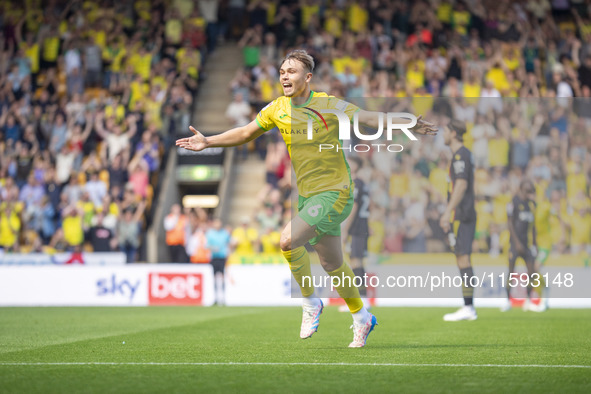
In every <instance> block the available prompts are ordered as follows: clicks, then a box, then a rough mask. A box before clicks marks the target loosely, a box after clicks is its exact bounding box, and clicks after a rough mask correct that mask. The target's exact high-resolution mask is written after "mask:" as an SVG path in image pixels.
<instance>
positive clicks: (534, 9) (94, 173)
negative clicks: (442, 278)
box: [0, 0, 591, 260]
mask: <svg viewBox="0 0 591 394" xmlns="http://www.w3.org/2000/svg"><path fill="white" fill-rule="evenodd" d="M572 3H573V4H572V6H571V7H569V8H568V9H561V8H559V7H558V6H556V7H555V8H553V4H554V3H551V2H550V1H548V0H541V1H535V0H528V1H526V0H523V1H495V2H492V1H459V0H458V1H451V0H433V1H402V0H397V1H386V0H376V1H357V0H351V1H338V0H335V1H314V0H303V1H301V2H295V1H279V2H271V1H266V0H254V1H250V2H248V4H242V2H231V4H230V2H227V1H218V0H203V1H200V2H198V7H197V6H196V3H195V2H192V1H174V2H172V4H168V2H164V1H159V0H154V1H135V2H111V1H107V2H101V3H100V7H99V3H98V2H93V1H85V2H78V1H70V2H65V1H64V2H59V1H58V2H55V3H51V4H54V5H51V6H50V7H49V8H47V9H45V10H44V12H43V13H42V14H41V13H40V6H41V2H40V1H35V0H33V1H30V2H27V3H26V4H28V7H29V8H25V5H24V4H20V3H17V2H4V3H2V6H3V7H4V8H3V9H2V12H1V14H2V15H3V17H2V18H1V21H0V24H1V25H2V31H3V35H2V39H1V42H0V49H1V50H2V51H1V53H0V130H1V133H2V136H1V138H0V156H1V162H0V185H1V188H0V199H1V201H2V202H1V208H0V211H1V214H0V246H2V247H4V248H5V249H6V250H9V251H16V250H20V251H33V250H44V251H49V250H60V249H74V248H78V247H83V248H86V249H88V250H90V248H91V247H92V246H91V243H90V242H88V241H87V242H86V243H85V242H84V241H80V239H81V234H82V235H83V233H84V232H85V231H88V230H89V229H91V228H92V227H93V225H94V224H95V223H96V221H97V215H99V214H101V215H102V217H101V220H102V223H103V225H104V226H105V227H106V228H108V229H109V230H110V231H112V232H113V234H115V233H117V227H118V224H119V223H120V222H121V221H122V218H123V216H124V213H130V214H131V218H130V220H133V218H134V215H133V212H138V209H139V210H141V209H142V208H143V205H145V213H144V214H143V215H141V219H140V222H141V228H142V229H145V228H146V227H147V226H149V225H150V224H151V221H152V215H153V211H154V204H153V200H154V198H155V196H157V195H158V185H159V184H160V181H161V178H162V176H160V177H159V174H161V171H162V170H163V169H164V166H165V165H166V163H167V155H168V153H169V152H170V151H171V147H172V143H173V140H174V138H175V136H176V135H177V134H180V133H184V134H186V132H185V130H186V126H187V125H188V123H189V119H190V118H191V113H192V111H193V109H194V108H193V101H194V97H195V95H196V92H197V90H198V89H199V88H200V77H202V76H201V70H202V69H201V65H202V64H204V62H205V59H206V57H207V56H208V52H210V53H211V52H212V51H213V50H214V48H215V46H216V45H217V44H219V43H221V42H224V39H228V41H227V42H226V43H224V44H223V45H222V47H221V48H220V50H222V49H226V48H229V47H232V48H235V46H236V45H237V46H238V48H239V49H240V51H241V53H242V63H243V64H244V67H241V68H240V69H239V70H237V72H236V74H235V77H234V78H233V79H232V80H231V81H230V83H229V89H230V90H231V93H232V94H233V95H235V96H240V97H241V98H242V100H245V101H247V102H248V103H249V104H250V105H251V107H252V109H253V111H252V116H254V115H256V113H257V112H258V110H260V109H261V108H262V107H263V106H264V105H266V104H267V103H268V102H270V101H272V100H273V99H274V98H275V97H277V96H279V95H281V88H280V86H279V84H278V82H277V65H278V61H279V60H280V59H281V58H282V56H283V55H284V54H285V53H287V52H288V51H289V50H290V49H294V48H303V49H306V50H307V51H308V52H309V53H310V54H312V55H313V56H314V58H315V60H316V70H315V77H314V80H313V89H314V90H319V91H326V92H329V93H330V94H332V95H335V96H339V97H344V98H346V99H350V100H353V99H355V98H359V97H365V98H375V100H366V101H365V102H364V105H367V107H368V109H372V108H371V107H372V106H376V107H377V106H379V103H380V101H379V98H389V100H387V102H393V103H394V102H396V103H397V108H398V109H400V110H408V111H409V112H413V113H422V114H423V115H424V116H425V117H426V118H428V119H430V120H432V121H434V122H435V123H438V122H443V121H444V118H445V116H450V115H453V116H454V117H456V118H459V119H462V120H464V121H466V123H467V125H468V129H469V132H468V134H467V137H466V145H467V146H468V147H470V148H471V149H472V150H473V152H474V155H475V160H476V163H475V164H476V167H477V171H476V180H477V181H476V191H477V210H478V214H479V216H478V217H479V222H478V224H477V240H476V244H477V245H475V246H476V249H475V250H477V251H481V252H488V253H491V254H498V253H501V252H505V251H506V250H507V244H508V232H507V229H506V213H505V205H506V203H507V202H508V201H509V200H510V196H511V194H512V193H513V192H514V190H515V187H516V185H518V184H519V181H520V179H521V178H522V177H523V176H528V177H530V178H532V179H534V180H535V181H536V185H537V188H538V204H549V205H550V206H551V207H552V209H551V217H550V222H551V225H552V229H553V230H552V235H551V237H552V239H551V243H552V250H553V251H555V252H557V253H565V252H573V251H574V252H577V253H578V252H579V251H581V250H583V251H584V250H585V249H586V248H587V246H588V245H589V244H591V240H590V238H591V214H590V213H589V207H590V206H591V205H590V201H589V190H588V183H589V176H590V174H591V172H590V171H591V166H590V165H589V164H590V160H591V159H590V157H589V155H588V142H587V141H588V140H589V138H586V137H587V136H588V135H589V128H590V127H591V122H590V119H591V112H590V109H589V108H591V106H589V103H590V100H591V98H590V97H591V29H590V26H591V11H590V5H589V1H577V2H572ZM242 22H243V23H242ZM233 40H236V41H233ZM216 82H217V81H216ZM217 85H218V86H217V88H218V89H225V88H226V86H228V85H226V86H224V83H221V84H220V83H217ZM405 98H408V99H405ZM204 105H205V103H204ZM197 106H199V103H198V105H197ZM224 109H225V108H224ZM215 116H218V117H220V118H223V117H224V112H223V110H222V111H220V112H219V113H216V114H215ZM206 131H209V132H211V131H213V130H206ZM218 131H221V130H218ZM248 151H249V153H248V155H249V157H248V159H247V160H246V161H245V162H240V163H241V164H235V167H238V168H240V166H242V168H243V169H244V168H248V171H249V172H252V171H259V173H263V172H265V173H266V182H265V183H266V186H265V187H264V188H263V190H262V191H259V194H258V202H259V207H258V208H257V209H256V210H255V211H254V212H252V214H250V213H248V214H249V219H250V220H251V222H252V223H249V226H250V225H252V226H254V225H255V224H256V227H258V229H257V231H258V232H259V234H267V233H269V234H272V235H270V236H269V239H270V240H273V239H275V233H276V230H278V229H279V228H280V227H281V223H284V222H285V217H287V216H288V214H289V208H290V201H291V199H290V193H291V185H290V184H291V173H290V170H289V168H290V165H289V158H288V156H287V152H286V151H285V148H284V145H283V142H282V141H281V138H280V137H279V135H278V133H277V132H276V131H275V132H269V133H267V134H266V135H265V136H264V137H263V138H260V139H259V140H257V141H256V143H252V144H250V145H249V146H248ZM255 152H256V154H255ZM449 155H450V154H449V152H448V149H447V148H446V147H445V146H444V145H443V143H442V141H441V139H440V138H439V137H438V138H435V139H431V140H425V139H424V140H423V143H421V144H415V145H405V150H404V152H403V153H401V154H399V155H393V160H392V162H390V163H384V162H383V161H381V160H380V161H379V162H377V159H376V158H375V156H374V155H372V154H366V155H364V156H363V161H364V166H365V167H366V168H368V169H369V170H370V171H371V174H372V179H373V183H372V188H373V190H374V191H375V195H376V196H378V195H379V196H380V197H379V198H376V199H375V203H374V205H373V206H372V211H371V212H372V220H371V224H370V225H371V226H372V234H373V235H372V239H371V240H370V249H371V250H370V252H372V253H374V254H378V253H383V252H399V251H405V250H408V248H409V246H410V245H412V247H413V250H415V249H416V250H426V251H430V252H431V251H432V252H435V251H443V250H445V245H444V242H443V240H444V234H442V233H441V231H440V230H439V228H438V226H437V222H438V220H437V216H438V213H439V212H440V210H441V204H442V203H443V202H444V200H445V198H446V182H444V180H445V175H446V168H447V166H448V165H449V159H450V157H449ZM237 159H238V158H237ZM236 161H238V160H236ZM105 190H106V192H105ZM236 193H239V191H237V192H236ZM253 198H255V197H254V195H253ZM142 202H145V204H141V203H142ZM52 210H53V211H52ZM52 212H53V216H52ZM167 213H168V208H166V212H165V213H164V215H166V214H167ZM193 214H194V215H197V214H196V213H193ZM243 214H244V213H243ZM243 214H242V215H243ZM242 215H239V214H238V213H237V212H236V210H232V215H231V217H229V218H228V221H229V222H231V223H233V224H235V225H239V224H240V222H242ZM277 216H279V217H281V218H282V220H277ZM384 217H387V218H388V223H392V224H393V225H390V226H384V224H383V219H382V218H384ZM161 224H162V223H159V225H161ZM418 224H420V225H421V226H422V228H423V230H422V231H418V236H419V237H421V239H420V240H418V242H417V239H415V237H416V236H417V235H416V234H417V231H416V228H415V227H416V226H417V225H418ZM271 225H274V226H275V229H274V230H275V231H274V230H273V229H272V228H271V227H272V226H271ZM204 226H207V224H206V223H201V227H202V228H201V231H203V230H204V228H203V227H204ZM411 228H413V230H412V231H411ZM58 229H61V230H58ZM569 229H570V230H569ZM573 229H577V230H576V231H574V230H573ZM142 233H143V232H142ZM565 234H566V235H565ZM575 234H583V236H580V237H579V236H576V235H575ZM82 238H83V237H82ZM115 238H117V239H120V241H121V242H123V244H122V243H121V242H120V244H119V245H116V246H115V247H116V248H122V247H123V246H124V241H123V238H121V237H115ZM188 238H189V237H187V239H188ZM247 238H248V237H247ZM269 242H271V244H272V241H269ZM271 244H270V245H267V248H268V249H269V250H272V247H273V245H271ZM417 244H419V245H417ZM113 245H115V242H113ZM127 246H128V247H129V246H130V245H127ZM251 246H252V245H251ZM254 246H256V247H257V248H258V250H261V248H262V249H264V248H265V242H257V245H254ZM275 246H276V245H275ZM139 252H140V253H139V259H140V260H144V259H145V253H144V252H143V250H142V247H140V248H139ZM130 255H131V254H130Z"/></svg>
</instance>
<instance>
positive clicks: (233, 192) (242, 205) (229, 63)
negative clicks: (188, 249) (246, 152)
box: [193, 43, 265, 225]
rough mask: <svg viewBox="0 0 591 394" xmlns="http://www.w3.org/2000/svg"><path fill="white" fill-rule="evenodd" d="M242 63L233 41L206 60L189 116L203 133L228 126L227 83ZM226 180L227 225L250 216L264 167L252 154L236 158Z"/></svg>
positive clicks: (210, 132)
mask: <svg viewBox="0 0 591 394" xmlns="http://www.w3.org/2000/svg"><path fill="white" fill-rule="evenodd" d="M241 66H242V51H241V49H240V48H238V46H237V45H236V44H235V43H226V44H224V45H222V46H220V47H218V49H216V51H215V52H214V53H213V54H212V55H211V56H210V57H209V59H207V63H206V65H205V69H204V72H205V73H206V74H207V79H206V80H205V81H204V82H203V84H202V85H201V87H200V89H199V94H198V97H197V108H196V112H195V114H194V116H193V125H194V126H195V128H196V129H197V130H199V131H201V132H202V133H204V134H206V135H207V134H217V133H219V132H221V131H225V130H227V129H229V128H231V127H232V124H231V123H230V122H229V121H228V120H227V119H226V117H225V112H226V108H227V107H228V105H229V104H230V102H231V101H232V94H231V92H230V89H229V84H230V81H231V80H232V78H234V75H235V74H236V71H237V70H238V69H239V67H241ZM230 171H231V174H226V175H225V176H226V177H228V179H229V180H230V182H229V184H227V186H226V187H224V188H222V190H225V193H227V194H228V198H227V200H226V203H225V204H224V206H223V207H222V208H223V210H224V211H225V214H224V215H223V217H225V218H226V220H227V221H228V223H229V224H231V225H237V224H239V223H240V219H241V218H242V217H244V216H249V217H251V216H252V215H253V214H254V213H255V209H256V207H257V206H258V205H259V202H258V201H257V200H256V199H257V194H258V192H259V191H260V190H261V189H262V188H263V186H264V185H265V166H264V162H263V161H261V160H260V159H259V158H258V157H255V155H254V154H253V155H250V157H249V159H248V160H246V161H242V160H238V159H236V156H234V159H233V163H232V165H231V166H230Z"/></svg>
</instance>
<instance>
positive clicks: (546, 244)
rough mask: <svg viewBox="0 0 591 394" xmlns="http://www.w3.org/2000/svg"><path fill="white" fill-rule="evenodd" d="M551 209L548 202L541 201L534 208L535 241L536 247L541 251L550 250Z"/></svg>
mask: <svg viewBox="0 0 591 394" xmlns="http://www.w3.org/2000/svg"><path fill="white" fill-rule="evenodd" d="M551 209H552V205H551V204H550V202H549V201H542V202H541V203H539V204H538V205H537V206H536V213H535V225H536V241H537V244H538V247H539V248H541V249H551V248H552V232H551V230H550V216H551V214H550V212H551Z"/></svg>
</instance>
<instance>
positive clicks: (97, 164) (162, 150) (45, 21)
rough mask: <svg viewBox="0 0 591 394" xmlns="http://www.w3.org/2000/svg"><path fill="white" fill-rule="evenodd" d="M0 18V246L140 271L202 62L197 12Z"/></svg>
mask: <svg viewBox="0 0 591 394" xmlns="http://www.w3.org/2000/svg"><path fill="white" fill-rule="evenodd" d="M177 6H180V7H182V15H183V16H185V17H183V18H181V17H180V15H181V14H180V13H179V11H180V10H179V9H178V7H177ZM0 7H1V10H0V14H1V15H2V18H0V26H1V30H2V36H1V37H0V50H1V52H0V152H1V153H0V157H1V159H0V206H1V207H0V210H1V211H2V214H1V215H0V244H1V247H3V248H4V249H5V250H6V251H13V252H17V251H18V252H24V253H26V252H35V251H36V252H41V251H43V252H47V253H53V252H56V251H62V250H68V251H81V250H85V251H93V250H96V249H97V248H98V249H99V250H100V251H108V250H122V251H125V252H126V254H127V256H128V262H133V261H137V260H138V259H139V260H145V252H144V251H143V249H142V248H141V245H142V243H143V233H144V229H146V228H147V226H149V225H150V223H151V220H152V213H153V200H154V196H155V195H157V193H158V187H159V184H160V179H159V173H160V170H161V169H162V168H163V165H164V163H166V158H167V155H168V151H169V150H170V147H171V146H172V144H173V141H174V138H175V136H176V134H177V133H179V132H180V130H181V127H183V126H184V125H185V124H188V118H189V116H190V114H191V112H192V110H193V98H194V96H195V94H196V92H197V89H198V87H199V81H200V79H199V77H200V75H199V72H200V69H201V65H202V61H204V59H205V57H206V55H207V48H206V45H205V40H206V33H205V30H206V27H207V23H206V21H205V19H204V18H203V17H201V14H200V11H199V9H198V7H197V5H196V4H194V2H191V1H179V2H175V7H173V6H171V5H169V4H168V3H167V2H164V1H158V0H156V1H135V2H113V1H106V2H98V1H97V2H95V1H84V2H82V1H56V2H51V3H50V4H49V5H48V4H46V3H45V2H41V1H36V0H33V1H27V2H16V1H7V2H2V4H1V5H0ZM99 230H102V231H99Z"/></svg>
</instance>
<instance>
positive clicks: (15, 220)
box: [0, 203, 21, 252]
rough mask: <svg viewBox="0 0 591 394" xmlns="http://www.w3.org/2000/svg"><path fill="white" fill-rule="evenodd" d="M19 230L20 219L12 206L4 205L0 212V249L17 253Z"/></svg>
mask: <svg viewBox="0 0 591 394" xmlns="http://www.w3.org/2000/svg"><path fill="white" fill-rule="evenodd" d="M20 229H21V219H20V217H19V215H18V214H17V212H16V210H14V209H13V206H12V204H9V203H5V204H4V207H3V209H2V211H1V212H0V247H2V248H4V249H6V250H8V251H11V252H16V251H18V236H19V232H20Z"/></svg>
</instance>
